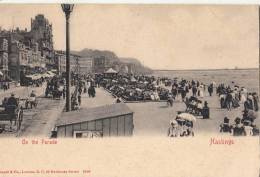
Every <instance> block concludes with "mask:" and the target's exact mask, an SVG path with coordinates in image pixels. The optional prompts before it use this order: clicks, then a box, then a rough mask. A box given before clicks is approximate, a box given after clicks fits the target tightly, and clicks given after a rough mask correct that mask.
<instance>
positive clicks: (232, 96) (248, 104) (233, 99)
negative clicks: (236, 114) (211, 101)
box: [216, 84, 259, 111]
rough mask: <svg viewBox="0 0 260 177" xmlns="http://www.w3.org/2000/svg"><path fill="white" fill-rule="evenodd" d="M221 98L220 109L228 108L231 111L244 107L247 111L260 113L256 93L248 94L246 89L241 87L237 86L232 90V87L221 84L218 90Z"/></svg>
mask: <svg viewBox="0 0 260 177" xmlns="http://www.w3.org/2000/svg"><path fill="white" fill-rule="evenodd" d="M216 92H217V94H218V95H219V98H220V107H221V108H226V109H227V110H228V111H230V110H231V109H233V108H237V107H239V106H240V105H242V106H244V109H245V110H248V109H250V110H254V111H258V109H259V107H258V101H259V99H258V96H257V93H256V92H252V93H250V92H248V91H247V89H246V88H245V87H241V88H240V87H239V86H237V85H235V86H234V88H233V89H231V87H230V86H225V85H224V84H220V85H219V86H218V87H217V89H216Z"/></svg>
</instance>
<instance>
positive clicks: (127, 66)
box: [0, 14, 135, 82]
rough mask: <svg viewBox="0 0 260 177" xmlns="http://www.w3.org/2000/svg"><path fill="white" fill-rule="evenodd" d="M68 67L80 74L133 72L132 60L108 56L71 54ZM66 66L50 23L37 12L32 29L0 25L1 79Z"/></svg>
mask: <svg viewBox="0 0 260 177" xmlns="http://www.w3.org/2000/svg"><path fill="white" fill-rule="evenodd" d="M70 65H71V71H72V72H76V73H80V74H89V73H103V72H104V71H106V70H107V69H109V68H113V69H115V70H116V71H118V72H123V73H133V72H134V68H135V64H133V63H129V62H124V61H122V60H119V59H117V60H112V59H111V58H109V57H108V56H102V55H101V56H91V57H89V56H88V57H84V56H80V55H74V54H72V55H71V56H70ZM47 70H56V71H57V73H58V74H62V73H64V72H65V70H66V56H65V52H64V51H56V50H54V44H53V33H52V24H51V23H49V21H48V20H47V19H46V18H45V17H44V15H42V14H39V15H37V16H36V17H35V18H34V19H31V29H30V30H27V29H24V30H20V29H19V28H16V29H12V30H4V29H1V28H0V80H14V81H18V82H19V81H20V80H21V78H22V77H24V76H26V75H30V74H34V73H41V72H46V71H47Z"/></svg>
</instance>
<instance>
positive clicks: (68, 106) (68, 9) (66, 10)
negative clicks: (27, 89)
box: [61, 4, 74, 112]
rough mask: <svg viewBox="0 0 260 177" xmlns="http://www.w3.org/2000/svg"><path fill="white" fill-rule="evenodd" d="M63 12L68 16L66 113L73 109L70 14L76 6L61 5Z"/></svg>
mask: <svg viewBox="0 0 260 177" xmlns="http://www.w3.org/2000/svg"><path fill="white" fill-rule="evenodd" d="M61 7H62V10H63V12H64V13H65V16H66V111H67V112H69V111H70V109H71V100H70V77H71V76H70V33H69V25H70V22H69V19H70V13H71V12H72V10H73V7H74V4H61Z"/></svg>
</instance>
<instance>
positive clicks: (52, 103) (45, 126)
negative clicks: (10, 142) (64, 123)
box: [18, 98, 65, 137]
mask: <svg viewBox="0 0 260 177" xmlns="http://www.w3.org/2000/svg"><path fill="white" fill-rule="evenodd" d="M64 106H65V100H63V99H60V100H57V99H54V100H53V99H50V98H39V104H38V106H37V108H36V109H32V110H30V109H29V110H25V111H24V121H23V123H22V126H21V130H20V132H19V133H18V136H19V137H34V136H37V137H50V135H51V130H52V129H53V127H54V125H55V122H56V120H57V118H58V117H59V116H60V114H61V112H62V111H63V109H64Z"/></svg>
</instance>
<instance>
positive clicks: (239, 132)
mask: <svg viewBox="0 0 260 177" xmlns="http://www.w3.org/2000/svg"><path fill="white" fill-rule="evenodd" d="M232 130H233V136H244V135H245V129H244V126H243V125H242V124H241V119H240V118H239V117H237V118H236V119H235V125H233V127H232Z"/></svg>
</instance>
